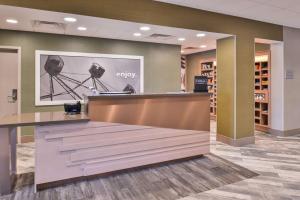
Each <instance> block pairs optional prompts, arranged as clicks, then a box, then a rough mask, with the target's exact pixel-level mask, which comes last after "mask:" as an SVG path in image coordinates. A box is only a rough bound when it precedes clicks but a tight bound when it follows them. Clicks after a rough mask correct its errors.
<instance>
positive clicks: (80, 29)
mask: <svg viewBox="0 0 300 200" xmlns="http://www.w3.org/2000/svg"><path fill="white" fill-rule="evenodd" d="M77 30H79V31H86V30H87V28H86V27H84V26H79V27H77Z"/></svg>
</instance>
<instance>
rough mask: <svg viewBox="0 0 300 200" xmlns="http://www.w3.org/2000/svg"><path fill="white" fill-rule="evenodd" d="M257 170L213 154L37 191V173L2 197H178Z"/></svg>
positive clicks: (49, 199) (24, 176)
mask: <svg viewBox="0 0 300 200" xmlns="http://www.w3.org/2000/svg"><path fill="white" fill-rule="evenodd" d="M256 175H257V174H256V173H254V172H252V171H249V170H247V169H245V168H243V167H240V166H238V165H235V164H233V163H231V162H228V161H226V160H224V159H222V158H220V157H217V156H215V155H213V154H209V155H206V156H203V157H200V158H193V159H189V160H184V161H183V160H182V161H175V162H169V163H164V164H158V165H154V166H151V167H147V168H142V169H133V170H126V171H124V172H119V173H115V174H112V175H108V176H105V177H104V176H103V177H97V178H93V179H89V180H85V181H80V182H74V183H72V184H67V185H64V186H60V187H55V188H50V189H46V190H42V191H39V192H38V193H37V194H34V192H33V173H26V174H21V175H19V176H18V178H17V182H16V187H15V192H14V193H13V194H11V195H7V196H3V197H0V199H1V200H4V199H5V200H27V199H28V200H31V199H35V200H77V199H97V200H174V199H178V198H181V197H186V196H189V195H192V194H197V193H199V192H203V191H207V190H211V189H214V188H217V187H221V186H224V185H226V184H231V183H234V182H237V181H241V180H244V179H247V178H251V177H254V176H256Z"/></svg>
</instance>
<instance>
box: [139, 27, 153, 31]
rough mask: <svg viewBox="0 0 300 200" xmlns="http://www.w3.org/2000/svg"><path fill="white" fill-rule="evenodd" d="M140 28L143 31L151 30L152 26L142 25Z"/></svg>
mask: <svg viewBox="0 0 300 200" xmlns="http://www.w3.org/2000/svg"><path fill="white" fill-rule="evenodd" d="M140 30H141V31H149V30H151V28H150V27H149V26H142V27H140Z"/></svg>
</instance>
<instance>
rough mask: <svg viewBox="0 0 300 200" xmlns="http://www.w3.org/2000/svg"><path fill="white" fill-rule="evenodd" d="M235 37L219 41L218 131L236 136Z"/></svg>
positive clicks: (231, 136) (232, 136)
mask: <svg viewBox="0 0 300 200" xmlns="http://www.w3.org/2000/svg"><path fill="white" fill-rule="evenodd" d="M235 60H236V57H235V37H229V38H225V39H220V40H218V41H217V64H218V76H217V83H218V84H217V91H218V110H217V133H218V134H221V135H224V136H226V137H230V138H234V112H235V109H234V80H235Z"/></svg>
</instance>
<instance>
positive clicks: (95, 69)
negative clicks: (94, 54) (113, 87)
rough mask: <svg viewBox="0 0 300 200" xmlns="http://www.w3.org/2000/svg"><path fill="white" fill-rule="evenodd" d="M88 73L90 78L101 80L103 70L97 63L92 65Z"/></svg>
mask: <svg viewBox="0 0 300 200" xmlns="http://www.w3.org/2000/svg"><path fill="white" fill-rule="evenodd" d="M89 72H90V74H91V77H92V78H101V77H102V76H103V74H104V72H105V69H104V68H103V67H101V66H100V65H99V64H98V63H93V64H92V66H91V68H90V70H89Z"/></svg>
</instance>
